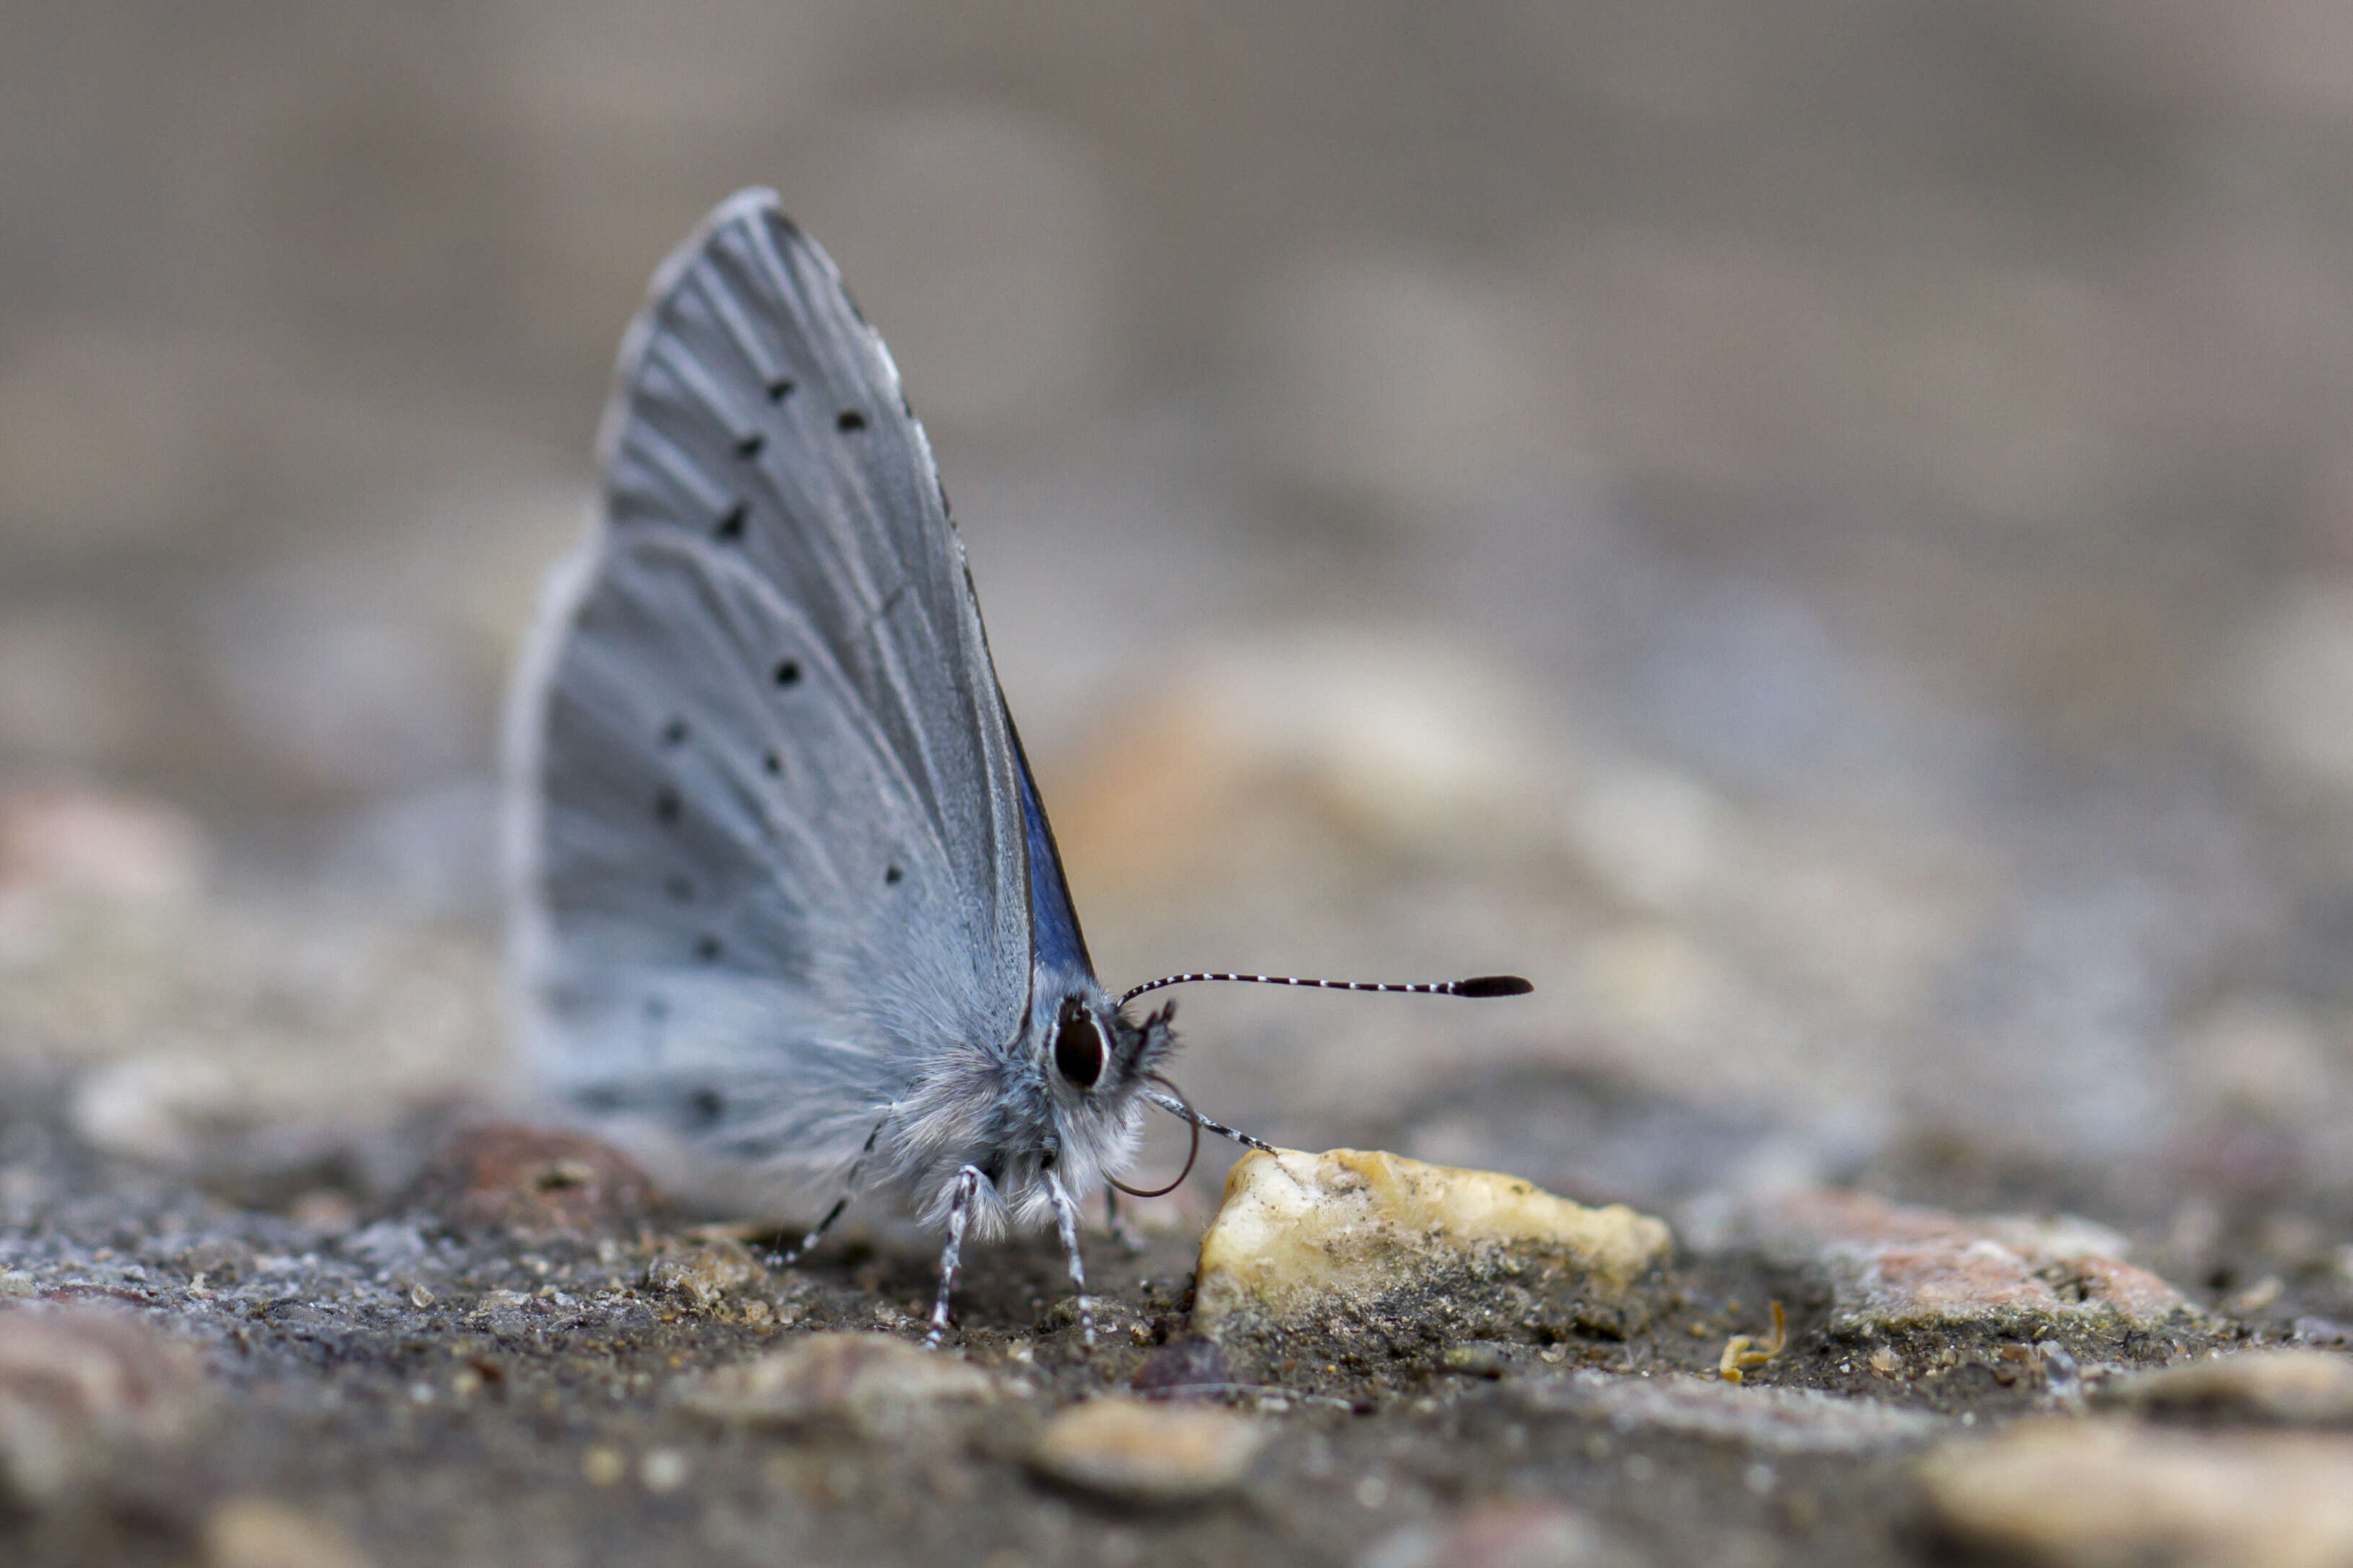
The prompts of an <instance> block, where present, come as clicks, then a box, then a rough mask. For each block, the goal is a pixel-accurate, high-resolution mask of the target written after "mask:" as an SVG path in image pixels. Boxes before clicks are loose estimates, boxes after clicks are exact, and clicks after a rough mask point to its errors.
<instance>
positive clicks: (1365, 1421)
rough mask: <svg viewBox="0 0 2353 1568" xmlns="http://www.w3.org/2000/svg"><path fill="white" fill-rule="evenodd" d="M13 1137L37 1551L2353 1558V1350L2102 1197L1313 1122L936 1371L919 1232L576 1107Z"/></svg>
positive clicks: (6, 1344)
mask: <svg viewBox="0 0 2353 1568" xmlns="http://www.w3.org/2000/svg"><path fill="white" fill-rule="evenodd" d="M0 1115H4V1116H5V1119H0V1161H5V1184H4V1185H0V1202H5V1214H0V1225H5V1228H0V1498H5V1504H0V1555H5V1557H6V1558H7V1560H8V1561H11V1562H15V1563H99V1562H107V1563H125V1564H132V1563H155V1564H179V1563H205V1564H209V1565H211V1568H281V1565H284V1568H291V1565H294V1564H320V1565H331V1568H340V1565H343V1564H353V1565H357V1564H369V1563H374V1564H379V1565H383V1568H389V1565H392V1564H403V1563H417V1564H425V1563H522V1564H538V1563H546V1564H575V1563H581V1564H585V1563H633V1564H658V1563H736V1562H740V1563H762V1564H802V1563H809V1564H818V1563H940V1562H951V1561H953V1562H965V1563H987V1564H990V1565H992V1568H1011V1565H1012V1564H1015V1563H1039V1564H1044V1563H1220V1564H1237V1563H1350V1564H1360V1565H1364V1568H1406V1565H1418V1564H1432V1565H1437V1564H1453V1565H1465V1568H1467V1565H1472V1564H1493V1565H1499V1568H1500V1565H1502V1564H1534V1565H1549V1564H1588V1563H1593V1564H1601V1563H1612V1564H1614V1563H1727V1564H1729V1563H1741V1564H1748V1563H1757V1564H1763V1563H1912V1562H1921V1561H1927V1560H1932V1559H1933V1560H1936V1561H1947V1560H1950V1558H1951V1557H1952V1556H1953V1554H1956V1553H1959V1554H1962V1555H1963V1556H1964V1558H1966V1557H1967V1556H1968V1554H1970V1553H1979V1554H1990V1555H1991V1556H1992V1557H1994V1558H1999V1559H2000V1560H2017V1559H2019V1558H2021V1557H2022V1558H2025V1559H2029V1560H2033V1561H2045V1562H2054V1563H2056V1562H2086V1561H2101V1562H2126V1561H2167V1562H2194V1563H2247V1564H2305V1563H2314V1564H2317V1563H2337V1562H2344V1561H2353V1509H2348V1503H2347V1499H2348V1497H2353V1435H2348V1433H2349V1432H2353V1356H2348V1354H2347V1353H2346V1351H2345V1344H2346V1342H2347V1340H2348V1333H2347V1331H2344V1330H2342V1329H2340V1328H2337V1327H2336V1326H2335V1325H2334V1323H2333V1322H2332V1321H2327V1320H2325V1319H2323V1318H2322V1317H2320V1316H2318V1315H2317V1314H2316V1313H2313V1312H2308V1311H2307V1312H2304V1313H2302V1314H2301V1315H2300V1316H2298V1317H2296V1318H2295V1319H2292V1320H2288V1319H2284V1318H2283V1317H2282V1311H2283V1310H2284V1309H2283V1303H2282V1300H2281V1298H2282V1297H2283V1296H2284V1293H2285V1291H2286V1287H2285V1286H2284V1285H2282V1284H2280V1283H2279V1281H2278V1279H2277V1278H2276V1277H2271V1284H2270V1285H2269V1286H2268V1287H2267V1289H2265V1290H2257V1291H2254V1292H2252V1293H2244V1294H2242V1297H2241V1299H2240V1300H2236V1301H2221V1302H2216V1301H2202V1300H2193V1299H2192V1298H2191V1297H2190V1296H2188V1295H2185V1294H2184V1293H2183V1292H2181V1291H2180V1290H2178V1289H2176V1288H2175V1287H2174V1286H2173V1285H2170V1284H2168V1283H2167V1282H2166V1281H2165V1280H2164V1279H2161V1278H2160V1277H2158V1275H2157V1274H2154V1273H2151V1272H2149V1271H2148V1270H2147V1269H2145V1268H2141V1267H2139V1266H2137V1265H2136V1264H2135V1263H2133V1262H2132V1261H2130V1260H2129V1259H2128V1257H2127V1256H2126V1255H2127V1254H2130V1253H2131V1252H2132V1251H2133V1250H2134V1248H2133V1246H2132V1244H2131V1242H2130V1241H2129V1240H2128V1239H2127V1238H2126V1237H2123V1236H2120V1235H2118V1234H2116V1233H2115V1232H2111V1231H2107V1230H2105V1229H2104V1228H2103V1227H2100V1226H2094V1225H2091V1224H2089V1223H2087V1222H2083V1221H2075V1220H2068V1219H2064V1218H2053V1217H2049V1216H2027V1215H1993V1216H1986V1217H1964V1216H1962V1215H1956V1214H1952V1213H1947V1212H1943V1211H1939V1210H1933V1209H1927V1208H1922V1207H1905V1206H1900V1205H1893V1204H1890V1203H1886V1202H1883V1201H1882V1200H1879V1199H1876V1198H1872V1197H1866V1196H1862V1195H1859V1194H1854V1193H1851V1192H1831V1191H1824V1190H1818V1189H1809V1190H1805V1191H1801V1192H1792V1193H1788V1194H1783V1195H1782V1196H1781V1197H1780V1198H1779V1199H1778V1200H1777V1201H1776V1202H1775V1203H1773V1204H1772V1205H1766V1206H1760V1207H1759V1208H1758V1209H1757V1211H1756V1212H1754V1213H1751V1214H1746V1215H1742V1216H1740V1218H1739V1220H1738V1223H1737V1224H1736V1225H1733V1226H1728V1227H1727V1229H1726V1235H1725V1237H1724V1238H1721V1239H1718V1240H1716V1241H1715V1242H1713V1243H1712V1244H1711V1245H1709V1246H1707V1247H1697V1246H1694V1245H1692V1244H1691V1243H1690V1242H1688V1241H1678V1240H1674V1239H1671V1237H1670V1236H1669V1234H1668V1230H1667V1227H1666V1226H1664V1225H1663V1224H1662V1223H1661V1222H1659V1221H1657V1220H1655V1219H1651V1218H1650V1217H1648V1216H1643V1215H1636V1214H1634V1213H1633V1212H1632V1211H1630V1210H1628V1209H1624V1208H1615V1209H1605V1210H1598V1211H1597V1210H1587V1209H1580V1208H1577V1207H1576V1206H1575V1205H1567V1204H1557V1203H1555V1202H1554V1201H1553V1200H1550V1199H1546V1198H1545V1196H1544V1194H1537V1193H1534V1191H1533V1189H1530V1188H1527V1187H1526V1186H1525V1184H1503V1186H1504V1187H1505V1188H1508V1189H1509V1190H1510V1191H1512V1192H1513V1193H1514V1194H1516V1196H1515V1198H1514V1203H1513V1204H1501V1205H1499V1204H1498V1203H1497V1202H1495V1201H1493V1200H1494V1197H1495V1192H1496V1190H1497V1184H1493V1183H1492V1182H1489V1181H1487V1180H1486V1179H1484V1178H1479V1177H1475V1176H1472V1175H1471V1174H1469V1173H1460V1172H1450V1171H1446V1170H1444V1169H1441V1168H1436V1167H1429V1166H1419V1165H1415V1164H1414V1163H1411V1162H1402V1161H1396V1160H1389V1159H1385V1158H1382V1157H1377V1156H1367V1155H1361V1154H1352V1153H1345V1152H1343V1153H1342V1154H1339V1155H1334V1156H1324V1157H1321V1158H1320V1159H1318V1158H1315V1157H1311V1156H1306V1155H1298V1154H1290V1155H1286V1156H1284V1161H1283V1163H1284V1167H1285V1170H1284V1172H1282V1173H1272V1172H1271V1162H1266V1161H1254V1162H1252V1163H1250V1164H1246V1165H1244V1166H1242V1167H1241V1168H1240V1170H1239V1171H1238V1172H1237V1173H1236V1175H1235V1177H1234V1179H1233V1181H1232V1182H1231V1184H1230V1185H1229V1203H1228V1205H1227V1210H1226V1214H1225V1215H1224V1216H1221V1218H1220V1219H1219V1222H1218V1226H1217V1227H1216V1228H1215V1229H1214V1230H1213V1232H1212V1236H1211V1242H1210V1245H1209V1246H1208V1247H1207V1248H1206V1249H1201V1248H1198V1247H1197V1238H1196V1237H1194V1236H1192V1235H1190V1234H1186V1233H1182V1232H1179V1231H1177V1230H1174V1229H1168V1228H1161V1229H1157V1230H1155V1231H1152V1232H1149V1233H1147V1234H1146V1235H1145V1238H1144V1239H1143V1240H1142V1242H1141V1243H1140V1250H1131V1249H1130V1248H1129V1247H1124V1246H1122V1245H1120V1244H1118V1243H1115V1242H1114V1241H1113V1240H1112V1239H1111V1238H1109V1237H1106V1236H1103V1235H1093V1236H1091V1237H1089V1238H1088V1241H1087V1251H1088V1255H1089V1259H1090V1264H1091V1268H1092V1278H1093V1279H1094V1282H1095V1285H1096V1288H1097V1289H1098V1291H1099V1292H1100V1294H1099V1295H1098V1296H1097V1297H1096V1299H1095V1301H1094V1304H1093V1312H1094V1319H1095V1323H1096V1329H1097V1339H1096V1342H1095V1343H1094V1344H1093V1345H1092V1347H1090V1346H1089V1345H1087V1344H1085V1343H1084V1342H1082V1332H1081V1330H1080V1327H1079V1318H1078V1313H1077V1310H1076V1303H1075V1301H1074V1300H1072V1299H1071V1296H1070V1294H1069V1291H1068V1287H1067V1283H1066V1282H1065V1281H1064V1279H1063V1278H1062V1274H1061V1269H1060V1260H1059V1259H1058V1258H1057V1257H1056V1256H1055V1255H1054V1253H1053V1251H1052V1249H1051V1247H1050V1246H1049V1245H1047V1244H1046V1243H1044V1242H1042V1241H1033V1242H1029V1243H1021V1244H1015V1245H1010V1246H1004V1247H993V1248H987V1249H983V1250H982V1251H981V1252H980V1254H979V1256H978V1257H977V1258H976V1260H975V1262H974V1265H973V1267H972V1269H971V1272H970V1273H969V1275H968V1276H967V1280H966V1283H965V1286H964V1288H963V1289H962V1291H961V1293H960V1299H959V1308H958V1317H959V1321H958V1324H957V1331H956V1332H955V1335H954V1336H953V1338H952V1341H951V1343H950V1345H949V1347H948V1348H947V1349H946V1350H945V1351H944V1352H938V1353H927V1352H924V1351H923V1350H922V1349H921V1348H920V1345H921V1335H922V1326H921V1320H922V1316H923V1310H924V1308H925V1304H926V1302H927V1300H928V1298H929V1293H930V1289H931V1284H932V1279H931V1258H930V1256H929V1254H928V1251H927V1250H925V1249H922V1248H918V1247H910V1246H906V1245H902V1244H899V1243H894V1242H892V1241H891V1240H889V1239H888V1238H887V1237H865V1236H861V1235H860V1234H859V1233H857V1232H855V1231H853V1232H852V1233H851V1234H849V1236H847V1237H844V1238H841V1239H838V1240H836V1241H833V1242H830V1243H828V1245H826V1246H825V1247H821V1248H819V1249H818V1252H817V1253H815V1254H814V1255H813V1256H812V1257H810V1258H808V1259H807V1260H806V1261H805V1262H804V1263H802V1264H799V1265H797V1266H794V1267H789V1268H788V1267H782V1266H779V1265H777V1264H776V1263H775V1262H773V1261H771V1260H770V1254H769V1252H768V1248H769V1247H770V1246H771V1244H773V1243H774V1242H776V1241H777V1240H778V1239H780V1238H779V1237H776V1236H774V1235H769V1234H764V1233H763V1232H761V1231H760V1230H759V1229H758V1227H755V1226H744V1225H740V1224H727V1223H714V1222H712V1220H711V1219H710V1217H709V1216H707V1215H694V1214H691V1213H689V1212H684V1211H682V1210H681V1209H679V1208H677V1207H675V1206H672V1205H669V1204H667V1203H665V1202H664V1200H663V1199H662V1198H661V1197H660V1196H659V1194H657V1193H656V1192H655V1190H654V1188H653V1185H652V1184H651V1183H650V1182H649V1180H648V1179H646V1178H645V1177H643V1176H642V1175H641V1174H639V1173H638V1172H637V1171H636V1169H635V1167H634V1166H632V1165H631V1164H630V1163H628V1160H627V1158H626V1156H623V1155H621V1154H619V1153H618V1152H616V1151H612V1150H609V1149H607V1148H605V1147H603V1146H601V1145H598V1144H596V1143H593V1142H588V1141H586V1140H583V1139H580V1138H578V1137H576V1136H574V1135H570V1134H563V1133H554V1132H548V1131H539V1130H533V1129H531V1128H526V1127H522V1126H517V1125H513V1124H487V1125H484V1124H476V1125H471V1126H450V1125H445V1126H439V1127H434V1128H422V1127H410V1128H409V1129H407V1130H406V1131H405V1132H404V1134H403V1135H402V1136H403V1138H404V1140H406V1141H416V1140H420V1139H422V1140H425V1141H426V1142H427V1144H428V1145H429V1146H430V1147H433V1148H436V1149H438V1153H436V1154H435V1155H434V1156H433V1157H432V1158H431V1159H430V1160H429V1161H428V1162H427V1163H425V1164H424V1165H423V1166H422V1168H421V1169H414V1170H411V1171H409V1172H407V1173H405V1175H403V1176H402V1177H401V1178H400V1180H399V1185H398V1187H397V1189H396V1190H390V1191H375V1190H372V1189H371V1187H370V1186H369V1184H368V1179H367V1178H366V1177H365V1176H364V1175H363V1174H360V1173H361V1172H364V1169H365V1168H366V1166H367V1165H368V1163H369V1162H368V1160H367V1159H366V1158H364V1157H363V1156H362V1154H361V1153H359V1152H352V1153H350V1155H349V1157H347V1158H343V1159H341V1160H328V1161H324V1162H318V1163H314V1165H313V1167H312V1169H311V1175H310V1177H309V1180H310V1181H311V1182H312V1183H314V1184H310V1185H304V1186H303V1187H302V1189H301V1192H300V1193H299V1194H296V1195H295V1196H293V1197H290V1198H289V1197H285V1196H280V1198H279V1199H278V1200H277V1201H275V1202H269V1201H265V1200H264V1199H263V1197H262V1196H261V1195H260V1194H257V1193H248V1194H247V1195H246V1199H245V1201H242V1202H240V1201H237V1199H236V1197H235V1196H234V1195H233V1194H230V1193H229V1192H228V1191H227V1188H228V1185H229V1183H228V1182H227V1180H226V1178H224V1177H223V1176H221V1175H220V1174H219V1173H214V1174H213V1175H211V1176H209V1177H207V1178H206V1179H205V1180H204V1181H201V1182H196V1183H193V1184H192V1183H191V1182H189V1181H188V1180H186V1179H185V1178H184V1177H182V1176H177V1175H174V1176H164V1175H161V1174H159V1173H158V1172H157V1171H156V1170H155V1169H154V1168H153V1166H152V1165H141V1164H135V1163H129V1162H126V1161H123V1160H121V1159H119V1158H115V1157H111V1156H108V1155H106V1154H103V1153H101V1152H95V1151H93V1150H92V1149H91V1148H90V1145H89V1143H88V1142H87V1141H86V1140H85V1139H84V1138H83V1137H81V1136H80V1135H79V1133H77V1132H76V1131H74V1129H73V1121H72V1114H71V1106H70V1102H69V1098H68V1097H67V1096H66V1095H64V1094H63V1093H62V1092H60V1091H59V1090H58V1086H55V1085H52V1086H50V1087H49V1089H47V1090H46V1091H45V1090H44V1089H43V1088H42V1087H41V1086H39V1085H37V1084H33V1083H20V1084H18V1085H16V1086H15V1090H14V1092H12V1093H11V1094H10V1096H9V1097H8V1099H7V1101H6V1110H5V1113H0ZM1368 1172H1369V1173H1371V1175H1372V1176H1373V1177H1375V1178H1377V1179H1368V1178H1367V1173H1368ZM1302 1177H1303V1178H1304V1179H1303V1180H1302ZM1286 1184H1296V1185H1298V1187H1299V1190H1300V1192H1301V1193H1302V1194H1304V1196H1303V1197H1298V1198H1294V1199H1293V1200H1291V1201H1290V1203H1289V1205H1288V1211H1287V1212H1286V1213H1282V1214H1278V1215H1275V1217H1274V1218H1273V1219H1271V1220H1270V1219H1269V1218H1268V1215H1267V1214H1266V1213H1262V1212H1252V1213H1247V1214H1245V1213H1243V1212H1242V1211H1246V1210H1250V1209H1251V1206H1252V1205H1258V1207H1259V1208H1260V1209H1264V1208H1266V1206H1267V1205H1266V1204H1265V1202H1264V1199H1265V1197H1266V1194H1268V1193H1269V1192H1270V1191H1272V1190H1274V1189H1275V1188H1279V1187H1282V1186H1284V1185H1286ZM208 1187H209V1189H210V1190H207V1188H208ZM1466 1193H1467V1194H1469V1197H1468V1198H1466V1197H1464V1194H1466ZM1450 1199H1451V1200H1453V1203H1454V1206H1453V1208H1452V1209H1451V1210H1449V1209H1448V1206H1447V1205H1448V1203H1449V1201H1450ZM1466 1205H1468V1208H1469V1209H1475V1210H1477V1211H1478V1212H1476V1213H1473V1214H1470V1215H1469V1216H1468V1217H1467V1218H1466V1217H1465V1213H1466ZM1514 1205H1516V1206H1514ZM1531 1205H1535V1206H1536V1207H1539V1208H1542V1213H1541V1214H1540V1215H1538V1218H1537V1219H1536V1220H1531V1219H1530V1218H1529V1217H1528V1215H1529V1212H1530V1209H1531ZM1543 1205H1551V1206H1550V1207H1543ZM1237 1215H1240V1218H1241V1219H1242V1220H1246V1221H1247V1223H1246V1224H1243V1225H1241V1226H1240V1232H1239V1233H1238V1232H1237V1226H1236V1223H1235V1221H1236V1216H1237ZM1317 1226H1323V1228H1322V1229H1320V1230H1319V1229H1318V1228H1317ZM1385 1227H1393V1228H1385ZM1205 1256H1207V1257H1209V1258H1210V1259H1211V1262H1210V1267H1209V1268H1208V1270H1206V1274H1207V1276H1208V1279H1210V1280H1211V1281H1212V1282H1213V1283H1212V1285H1210V1286H1204V1284H1203V1276H1202V1275H1201V1274H1197V1266H1198V1264H1199V1263H1200V1261H1201V1259H1202V1258H1204V1257H1205ZM1531 1259H1533V1260H1534V1261H1531ZM1253 1270H1254V1271H1253ZM2316 1288H2317V1289H2318V1291H2319V1292H2320V1293H2321V1294H2324V1295H2325V1294H2327V1293H2328V1292H2330V1291H2333V1292H2335V1295H2334V1297H2333V1298H2332V1300H2333V1302H2334V1304H2335V1305H2336V1307H2337V1310H2342V1307H2343V1306H2344V1305H2345V1304H2346V1303H2347V1302H2348V1301H2353V1281H2346V1280H2342V1279H2339V1280H2336V1281H2326V1280H2323V1281H2318V1282H2316ZM2305 1289H2306V1293H2307V1294H2308V1293H2310V1291H2311V1290H2312V1289H2314V1286H2313V1285H2312V1284H2309V1283H2308V1284H2307V1285H2306V1287H2305ZM2265 1296H2268V1297H2269V1299H2266V1300H2256V1299H2255V1298H2261V1297H2265ZM1212 1297H1214V1298H1216V1299H1217V1300H1219V1302H1221V1303H1222V1305H1221V1307H1220V1308H1219V1310H1218V1311H1217V1312H1215V1313H1208V1312H1205V1310H1204V1308H1205V1302H1207V1301H1208V1300H1209V1299H1210V1298H1212ZM2306 1304H2307V1305H2308V1304H2309V1302H2306ZM1237 1324H1246V1325H1247V1326H1248V1331H1247V1332H1241V1333H1238V1332H1237V1331H1236V1325H1237Z"/></svg>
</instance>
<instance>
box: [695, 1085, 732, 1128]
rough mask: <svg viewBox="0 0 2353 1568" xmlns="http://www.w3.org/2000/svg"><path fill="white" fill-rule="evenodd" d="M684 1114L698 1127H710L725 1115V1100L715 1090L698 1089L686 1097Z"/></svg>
mask: <svg viewBox="0 0 2353 1568" xmlns="http://www.w3.org/2000/svg"><path fill="white" fill-rule="evenodd" d="M686 1113H687V1116H688V1118H689V1119H690V1120H691V1121H692V1122H693V1124H694V1125H695V1126H696V1127H698V1128H702V1127H712V1126H716V1125H717V1124H718V1121H719V1119H720V1118H721V1117H723V1116H724V1115H726V1114H727V1100H726V1097H725V1096H723V1095H722V1094H721V1093H720V1092H719V1091H718V1090H717V1089H696V1090H695V1091H694V1092H693V1093H692V1094H690V1095H688V1096H687V1097H686Z"/></svg>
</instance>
